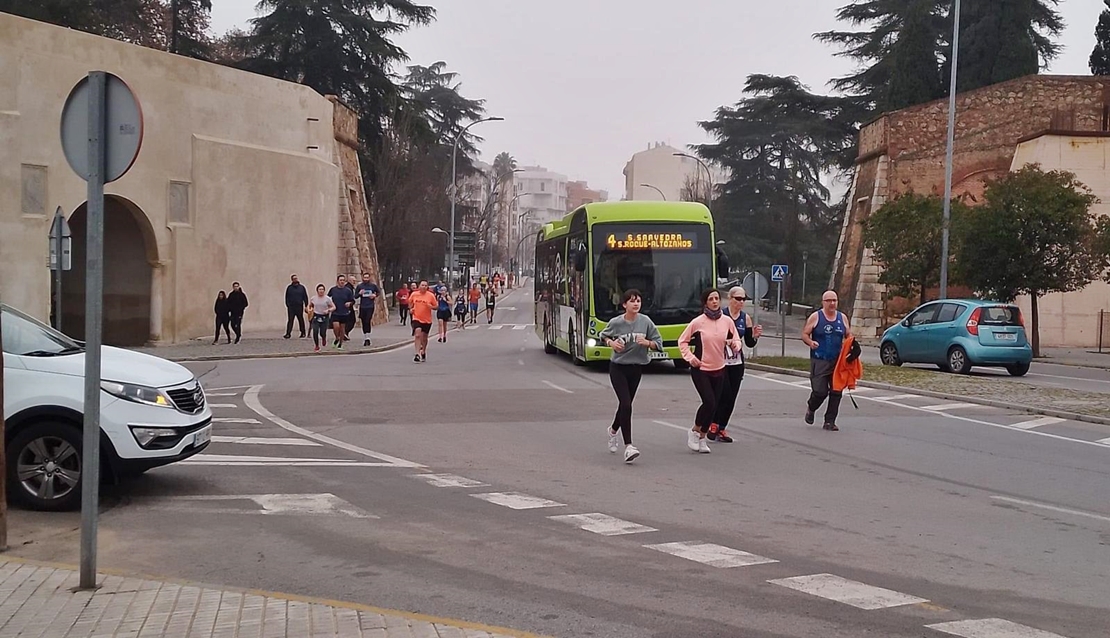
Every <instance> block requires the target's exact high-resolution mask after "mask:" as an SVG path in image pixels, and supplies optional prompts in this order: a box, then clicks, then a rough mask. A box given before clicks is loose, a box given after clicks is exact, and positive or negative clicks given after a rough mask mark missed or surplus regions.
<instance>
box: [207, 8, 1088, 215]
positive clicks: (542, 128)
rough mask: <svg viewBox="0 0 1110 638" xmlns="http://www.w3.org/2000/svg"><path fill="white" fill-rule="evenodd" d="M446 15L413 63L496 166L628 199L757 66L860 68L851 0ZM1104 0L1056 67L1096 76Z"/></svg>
mask: <svg viewBox="0 0 1110 638" xmlns="http://www.w3.org/2000/svg"><path fill="white" fill-rule="evenodd" d="M425 2H430V3H431V4H432V5H433V6H435V7H436V9H437V12H438V19H437V20H436V22H435V23H434V24H433V25H431V26H429V27H423V28H419V29H416V30H414V31H411V32H409V33H407V34H405V35H403V36H401V37H399V38H397V40H396V41H397V44H399V45H400V46H401V47H402V48H403V49H405V50H406V51H407V52H408V54H409V56H410V57H411V62H412V63H415V64H421V65H429V64H431V63H433V62H436V61H438V60H443V61H445V62H447V65H448V67H449V68H450V70H452V71H455V72H457V73H459V76H460V77H459V79H460V81H461V82H462V92H463V93H464V94H465V95H466V96H467V97H471V98H483V99H485V100H486V108H487V109H488V111H489V113H490V114H491V115H498V116H501V117H504V118H506V121H504V122H490V123H487V124H481V125H479V126H477V127H475V128H474V129H472V130H473V131H474V132H476V133H479V134H480V135H481V136H482V137H484V138H485V140H486V141H485V143H483V144H482V155H483V159H485V160H486V161H492V158H493V156H494V155H496V154H497V153H498V152H500V151H508V152H509V153H511V154H512V155H513V156H514V157H515V158H517V160H518V162H519V163H520V164H521V165H530V164H540V165H543V166H545V167H547V168H549V169H551V170H554V171H557V172H560V173H564V174H566V175H568V176H569V177H570V178H571V179H583V180H587V181H589V183H590V185H591V186H592V187H594V188H604V189H606V190H608V191H609V194H610V198H611V199H620V198H621V196H622V195H623V191H624V177H623V176H622V174H621V171H622V170H623V169H624V165H625V163H626V162H627V161H628V159H629V158H630V157H631V155H632V154H633V153H635V152H637V151H640V150H643V149H646V148H647V147H648V144H649V143H651V142H654V141H659V142H667V143H669V144H671V145H672V146H676V147H679V148H683V147H685V146H686V145H687V144H692V143H700V142H703V141H705V136H704V135H703V133H702V131H701V129H700V128H698V126H697V122H698V121H699V120H704V119H709V118H711V117H712V116H713V111H714V109H716V108H717V107H718V106H721V105H723V104H732V103H735V102H736V101H737V100H739V99H740V98H741V97H742V96H741V89H742V88H743V84H744V78H745V77H746V76H748V75H749V74H751V73H767V74H775V75H796V76H798V77H799V78H801V80H802V81H803V82H805V83H806V84H808V85H809V86H810V88H812V89H814V90H818V91H820V90H824V89H825V83H826V82H827V81H828V79H829V78H831V77H836V76H839V75H843V74H844V73H846V72H848V71H850V70H851V63H850V61H846V60H843V59H841V58H837V57H834V56H833V53H835V49H832V48H829V47H826V46H825V45H822V44H820V43H818V42H815V41H814V40H813V39H812V37H811V35H812V34H813V33H814V32H817V31H824V30H829V29H836V28H843V25H838V24H837V22H836V21H835V19H834V14H835V11H836V8H837V7H839V6H841V5H842V4H844V1H843V0H682V1H679V0H559V2H541V1H539V0H453V1H447V0H439V1H436V0H425ZM255 4H256V0H215V1H214V2H213V10H212V26H213V30H214V31H216V32H217V33H222V32H224V31H226V30H228V29H230V28H232V27H235V26H239V27H242V28H246V27H247V21H248V20H249V19H250V18H252V17H254V15H255V11H254V5H255ZM1102 8H1103V3H1102V0H1061V2H1060V11H1061V13H1062V14H1063V16H1064V19H1065V21H1066V22H1067V30H1066V31H1065V32H1064V34H1063V37H1062V38H1061V40H1060V43H1061V44H1063V45H1064V52H1063V55H1061V56H1060V58H1059V59H1058V60H1056V62H1055V63H1053V65H1052V68H1051V69H1050V72H1052V73H1058V74H1083V75H1086V74H1088V73H1089V70H1088V67H1087V58H1088V57H1089V56H1090V54H1091V49H1092V48H1093V47H1094V28H1095V24H1096V22H1097V19H1098V15H1099V13H1100V11H1101V10H1102Z"/></svg>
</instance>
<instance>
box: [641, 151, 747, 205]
mask: <svg viewBox="0 0 1110 638" xmlns="http://www.w3.org/2000/svg"><path fill="white" fill-rule="evenodd" d="M683 152H686V151H682V150H679V149H677V148H675V147H673V146H670V145H668V144H664V143H662V142H656V143H654V144H651V145H650V146H648V148H647V150H643V151H640V152H639V153H636V154H635V155H633V156H632V159H630V160H628V163H627V164H625V166H624V199H626V200H639V201H660V200H664V199H665V200H666V201H671V202H677V201H682V200H684V199H689V197H684V195H686V194H687V191H688V189H690V190H693V191H695V194H698V193H701V194H702V196H704V194H705V193H706V192H707V191H708V188H707V184H708V181H709V179H710V177H712V183H713V184H714V185H716V184H722V183H724V182H725V181H727V177H726V175H725V174H724V173H723V172H722V171H720V170H719V169H717V168H716V167H713V166H709V167H708V168H709V171H710V173H711V175H707V173H706V169H705V168H702V166H701V164H699V163H698V161H697V160H695V159H692V158H689V157H680V156H678V155H675V153H683Z"/></svg>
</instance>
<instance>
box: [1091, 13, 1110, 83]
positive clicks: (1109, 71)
mask: <svg viewBox="0 0 1110 638" xmlns="http://www.w3.org/2000/svg"><path fill="white" fill-rule="evenodd" d="M1102 3H1103V4H1105V5H1106V8H1105V9H1103V10H1102V13H1101V14H1100V15H1099V16H1098V25H1097V26H1096V27H1095V50H1094V51H1092V52H1091V73H1093V74H1094V75H1110V0H1102Z"/></svg>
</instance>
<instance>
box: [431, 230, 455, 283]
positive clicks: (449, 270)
mask: <svg viewBox="0 0 1110 638" xmlns="http://www.w3.org/2000/svg"><path fill="white" fill-rule="evenodd" d="M432 233H433V234H442V235H447V241H451V236H450V234H449V233H448V232H447V231H446V230H443V229H442V228H440V227H439V226H436V227H434V228H432ZM445 270H446V271H447V284H448V287H450V284H451V264H447V268H446V269H445Z"/></svg>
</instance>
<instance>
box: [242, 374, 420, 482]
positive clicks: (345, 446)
mask: <svg viewBox="0 0 1110 638" xmlns="http://www.w3.org/2000/svg"><path fill="white" fill-rule="evenodd" d="M262 388H263V386H260V385H254V386H251V387H250V389H249V390H247V391H246V392H245V393H244V394H243V401H244V403H246V404H247V407H248V408H250V409H251V410H254V412H255V413H257V414H258V415H259V416H261V417H262V418H264V419H266V420H267V421H269V422H271V423H273V424H274V425H276V426H278V427H279V428H282V429H284V430H288V431H289V432H292V433H293V434H299V435H301V436H303V437H305V438H308V439H312V440H313V441H319V442H320V443H325V444H327V445H333V446H335V447H337V448H339V449H341V450H347V451H348V452H354V453H355V454H361V455H362V456H368V457H370V458H372V459H377V460H379V461H385V462H386V463H390V464H392V465H394V466H395V467H410V468H422V467H424V466H423V465H421V464H419V463H413V462H412V461H406V460H404V459H399V458H397V457H396V456H389V455H388V454H382V453H381V452H374V451H372V450H367V449H366V448H362V447H359V446H357V445H351V444H350V443H346V442H344V441H340V440H339V439H333V438H332V437H330V436H325V435H323V434H317V433H315V432H313V431H312V430H306V429H305V428H302V427H300V426H298V425H293V424H292V423H290V422H288V421H286V420H285V419H283V418H281V417H279V416H275V415H274V414H273V413H272V412H270V411H269V410H267V409H266V408H265V407H263V406H262V402H261V401H259V400H258V393H259V392H260V391H261V390H262Z"/></svg>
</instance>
